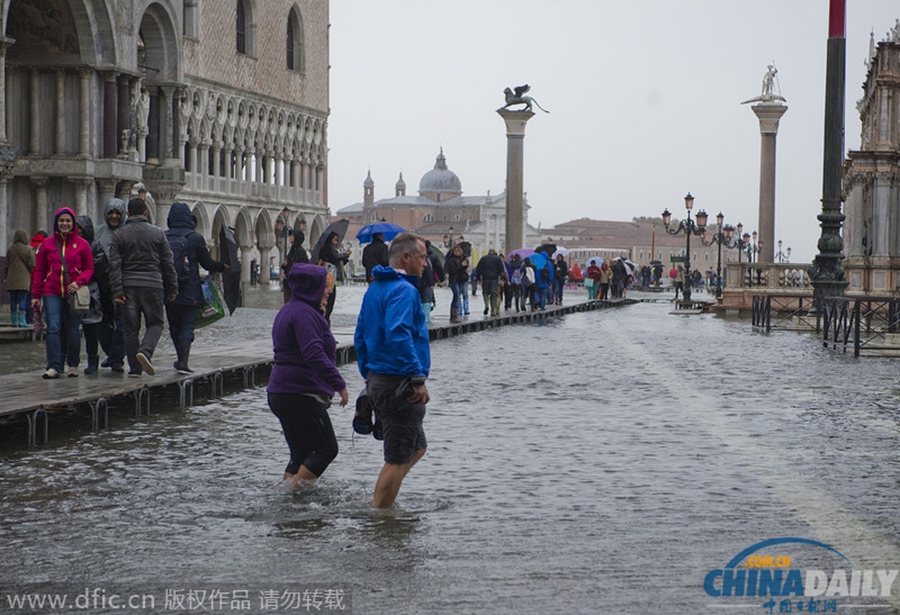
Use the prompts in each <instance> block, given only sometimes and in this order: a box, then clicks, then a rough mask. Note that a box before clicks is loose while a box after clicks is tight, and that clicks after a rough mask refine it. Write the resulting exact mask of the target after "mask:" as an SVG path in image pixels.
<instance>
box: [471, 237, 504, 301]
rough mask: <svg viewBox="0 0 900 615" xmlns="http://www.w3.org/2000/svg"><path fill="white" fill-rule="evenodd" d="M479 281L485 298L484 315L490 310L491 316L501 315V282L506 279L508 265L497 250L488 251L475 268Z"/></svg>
mask: <svg viewBox="0 0 900 615" xmlns="http://www.w3.org/2000/svg"><path fill="white" fill-rule="evenodd" d="M475 272H476V273H477V274H478V281H479V282H480V283H481V296H482V297H483V298H484V315H485V316H487V315H488V312H490V313H491V316H499V315H500V282H501V280H502V281H505V280H506V266H505V265H504V264H503V261H502V260H501V259H500V257H499V256H498V255H497V250H495V249H494V248H491V249H490V250H488V253H487V254H485V255H484V256H482V257H481V258H480V259H479V260H478V266H477V267H476V268H475Z"/></svg>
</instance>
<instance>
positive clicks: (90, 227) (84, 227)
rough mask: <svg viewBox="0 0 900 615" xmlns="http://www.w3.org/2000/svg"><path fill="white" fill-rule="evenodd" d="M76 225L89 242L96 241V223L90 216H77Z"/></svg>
mask: <svg viewBox="0 0 900 615" xmlns="http://www.w3.org/2000/svg"><path fill="white" fill-rule="evenodd" d="M75 226H77V227H78V234H79V235H81V236H82V237H84V239H85V240H86V241H87V242H88V243H94V223H93V222H92V221H91V217H90V216H78V217H77V218H75Z"/></svg>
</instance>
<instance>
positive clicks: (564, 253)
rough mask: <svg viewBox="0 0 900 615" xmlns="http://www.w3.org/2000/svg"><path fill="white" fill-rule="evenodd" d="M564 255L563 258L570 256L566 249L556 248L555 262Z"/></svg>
mask: <svg viewBox="0 0 900 615" xmlns="http://www.w3.org/2000/svg"><path fill="white" fill-rule="evenodd" d="M560 254H561V255H562V257H563V258H565V257H567V256H568V255H569V251H568V250H567V249H565V248H556V252H554V253H553V257H552V258H553V260H556V257H557V256H559V255H560Z"/></svg>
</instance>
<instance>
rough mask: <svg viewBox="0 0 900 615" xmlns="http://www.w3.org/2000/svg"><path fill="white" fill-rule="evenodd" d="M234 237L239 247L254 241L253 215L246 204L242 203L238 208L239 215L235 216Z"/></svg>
mask: <svg viewBox="0 0 900 615" xmlns="http://www.w3.org/2000/svg"><path fill="white" fill-rule="evenodd" d="M233 226H234V239H235V241H237V243H238V247H239V248H240V247H241V246H249V245H251V244H252V243H253V216H251V215H250V211H249V210H248V209H247V207H246V205H242V206H241V208H240V209H238V212H237V215H235V217H234V225H233Z"/></svg>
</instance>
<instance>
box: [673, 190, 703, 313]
mask: <svg viewBox="0 0 900 615" xmlns="http://www.w3.org/2000/svg"><path fill="white" fill-rule="evenodd" d="M693 207H694V197H693V196H691V193H690V192H688V193H687V196H685V197H684V208H685V209H686V210H687V219H685V220H682V221H681V222H679V223H678V227H677V228H669V225H670V224H671V223H672V213H671V212H670V211H669V210H668V208H666V209H665V210H664V211H663V213H662V219H663V224H664V225H665V227H666V233H668V234H669V235H678V234H680V233H684V235H685V237H686V239H687V243H686V246H685V262H684V300H683V301H682V303H690V301H691V283H692V280H691V235H697V236H698V237H700V236H701V235H703V233H704V232H706V221H707V220H708V218H709V216H708V215H707V213H706V212H705V211H703V210H702V209H701V210H700V211H698V212H697V220H696V222H695V221H694V220H691V209H693Z"/></svg>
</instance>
